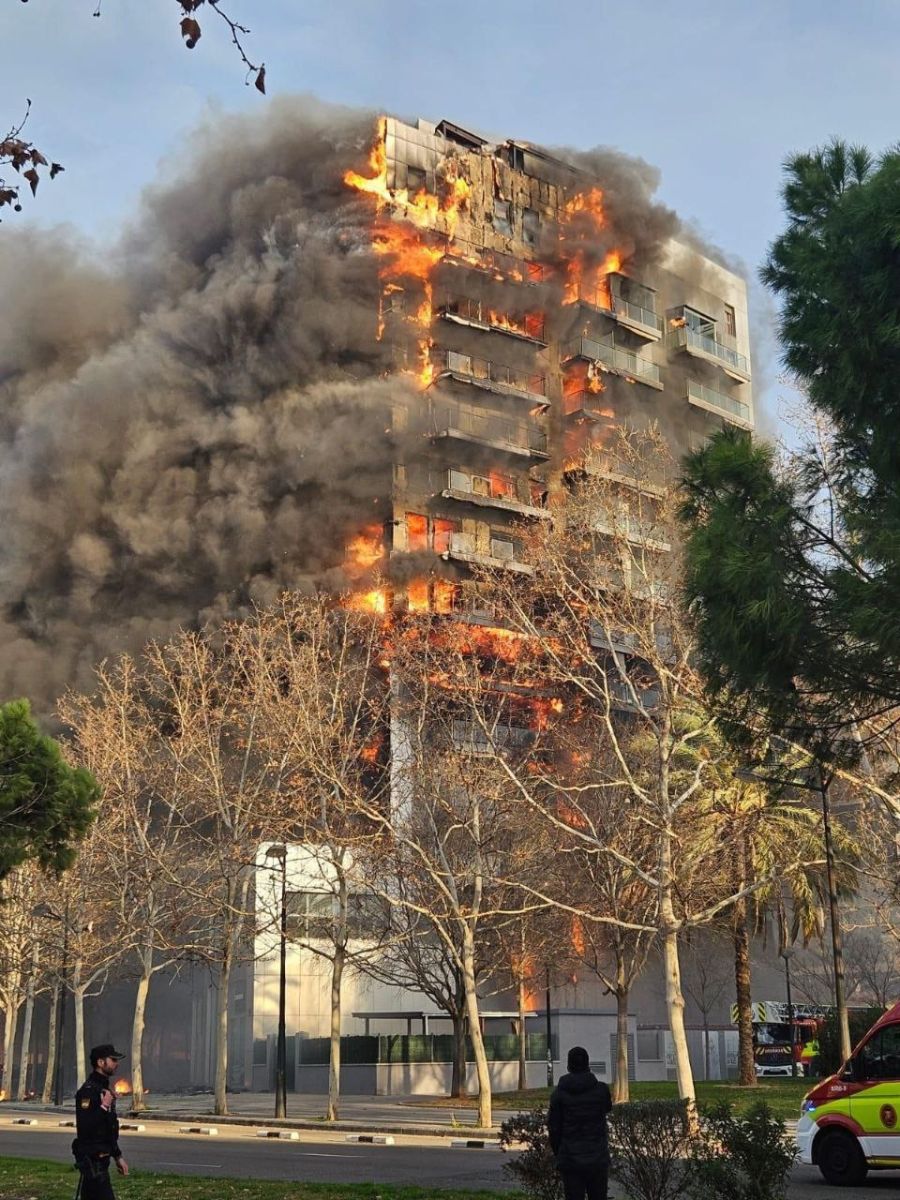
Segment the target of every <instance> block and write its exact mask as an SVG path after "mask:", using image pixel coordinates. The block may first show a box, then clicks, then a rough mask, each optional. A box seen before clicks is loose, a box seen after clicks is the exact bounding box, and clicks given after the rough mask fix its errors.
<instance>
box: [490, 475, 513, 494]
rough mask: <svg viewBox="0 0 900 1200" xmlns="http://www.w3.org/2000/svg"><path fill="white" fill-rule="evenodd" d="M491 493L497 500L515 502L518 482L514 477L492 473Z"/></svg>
mask: <svg viewBox="0 0 900 1200" xmlns="http://www.w3.org/2000/svg"><path fill="white" fill-rule="evenodd" d="M490 485H491V491H490V494H491V495H492V496H493V497H494V498H495V499H497V500H515V499H516V481H515V478H514V477H513V476H512V475H502V474H501V473H500V472H499V471H492V472H491V478H490Z"/></svg>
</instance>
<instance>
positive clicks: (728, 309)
mask: <svg viewBox="0 0 900 1200" xmlns="http://www.w3.org/2000/svg"><path fill="white" fill-rule="evenodd" d="M725 332H726V333H727V334H728V336H729V337H736V336H737V322H736V321H735V318H734V309H733V308H732V306H731V305H730V304H726V305H725Z"/></svg>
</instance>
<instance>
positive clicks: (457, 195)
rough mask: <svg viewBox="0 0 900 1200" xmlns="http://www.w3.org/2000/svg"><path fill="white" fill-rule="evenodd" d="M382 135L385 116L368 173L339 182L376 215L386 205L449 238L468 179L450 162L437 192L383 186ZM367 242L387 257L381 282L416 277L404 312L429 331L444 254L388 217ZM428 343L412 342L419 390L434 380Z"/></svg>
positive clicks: (381, 330) (394, 213)
mask: <svg viewBox="0 0 900 1200" xmlns="http://www.w3.org/2000/svg"><path fill="white" fill-rule="evenodd" d="M386 138H387V118H385V117H381V118H380V119H379V121H378V125H377V129H376V137H375V143H374V145H373V146H372V149H371V151H370V153H369V171H370V172H371V173H370V174H369V175H360V174H359V173H358V172H357V171H347V172H345V174H344V182H345V183H346V184H347V186H348V187H352V188H355V189H356V190H357V191H360V192H365V193H366V194H368V195H371V196H374V197H375V205H376V212H377V213H378V214H381V213H382V211H383V210H385V209H389V210H390V214H391V217H396V218H399V219H400V221H401V222H408V223H409V225H413V226H415V227H416V228H417V229H429V230H435V229H437V228H438V227H439V226H442V227H443V230H442V231H443V232H444V233H445V235H446V236H447V237H448V238H452V237H453V234H454V231H455V229H456V225H457V222H458V221H459V216H460V213H461V212H462V210H463V209H464V208H465V207H466V206H467V205H468V202H469V196H470V194H471V191H472V188H471V185H470V184H469V181H468V180H467V179H465V178H464V177H463V176H462V175H460V174H458V171H457V173H453V172H454V171H455V170H456V168H455V165H454V164H451V165H450V168H449V170H450V173H448V174H447V175H446V176H445V177H444V179H443V180H442V188H443V196H442V197H438V196H435V195H433V194H432V193H430V192H427V191H425V190H424V189H421V190H420V191H418V192H416V193H415V194H414V195H410V194H409V191H408V189H406V188H390V187H388V160H387V144H386ZM373 245H374V249H375V252H376V253H377V254H382V255H385V256H388V257H390V259H391V263H390V264H389V265H388V266H387V267H385V268H384V269H383V270H382V271H381V272H380V275H381V279H382V281H383V282H385V283H387V282H388V281H392V280H396V279H397V278H400V277H403V276H412V277H414V278H416V279H418V280H420V282H421V285H422V293H423V297H422V301H421V303H420V304H419V305H418V306H417V308H416V310H415V312H414V313H411V314H409V317H410V319H411V320H412V322H413V324H415V325H416V326H418V327H419V328H420V329H422V330H430V328H431V323H432V320H433V317H434V305H433V291H432V284H431V272H432V270H433V269H434V267H435V265H436V263H438V262H440V260H441V259H442V258H443V257H444V254H445V253H446V250H445V249H440V250H439V249H437V248H436V247H433V246H429V245H428V244H427V243H425V242H423V241H422V240H421V239H420V238H419V237H418V236H417V234H416V233H415V232H414V231H413V230H412V229H410V228H409V227H408V226H407V225H404V224H398V223H397V222H396V221H395V220H393V219H384V220H379V221H378V223H377V225H376V230H375V235H374V239H373ZM385 290H387V289H385ZM382 310H383V297H382ZM383 333H384V320H383V315H381V314H380V315H379V321H378V337H379V339H380V338H381V337H382V336H383ZM432 345H433V342H432V340H431V338H430V336H425V337H422V338H420V339H419V341H418V358H419V366H418V369H417V371H416V378H417V379H418V382H419V385H420V387H422V388H423V389H424V388H427V387H428V386H429V384H430V383H431V382H432V381H433V379H434V365H433V364H432V362H431V348H432Z"/></svg>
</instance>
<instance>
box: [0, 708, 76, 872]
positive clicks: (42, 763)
mask: <svg viewBox="0 0 900 1200" xmlns="http://www.w3.org/2000/svg"><path fill="white" fill-rule="evenodd" d="M97 796H98V787H97V784H96V782H95V780H94V778H93V776H92V775H91V774H90V772H88V771H86V770H84V769H83V768H80V767H71V766H70V765H69V764H68V763H67V762H66V760H65V759H64V758H63V755H62V751H61V750H60V747H59V745H58V744H57V743H56V742H55V741H54V740H53V738H50V737H47V736H46V734H42V733H41V732H40V730H39V729H38V727H37V725H36V724H35V721H34V718H33V717H32V715H31V708H30V706H29V704H28V701H27V700H11V701H10V702H9V703H7V704H4V705H3V706H2V707H0V883H2V881H3V880H4V879H5V878H6V876H7V875H9V873H10V871H12V870H13V868H14V867H17V866H18V865H19V864H20V863H23V862H25V861H26V860H28V859H33V860H35V861H36V862H37V863H38V864H39V865H40V866H42V867H44V868H46V869H48V870H53V871H62V870H64V869H65V868H66V867H67V866H69V865H70V864H71V862H72V859H73V858H74V846H75V843H76V842H77V841H78V840H79V839H80V838H81V837H83V836H84V834H85V833H86V832H87V830H88V828H89V827H90V824H91V821H92V820H93V804H94V802H95V800H96V799H97Z"/></svg>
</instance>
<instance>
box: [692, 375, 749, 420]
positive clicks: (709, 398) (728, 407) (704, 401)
mask: <svg viewBox="0 0 900 1200" xmlns="http://www.w3.org/2000/svg"><path fill="white" fill-rule="evenodd" d="M687 390H688V400H692V401H694V402H695V403H697V402H699V403H700V404H701V405H702V406H703V407H704V408H713V409H715V410H716V411H717V412H721V413H722V414H723V416H725V414H730V415H731V416H734V417H737V418H738V420H739V421H740V422H741V424H742V425H750V424H752V418H751V416H750V406H749V404H744V403H743V402H742V401H741V400H736V399H735V398H734V396H726V395H725V394H724V393H723V392H716V391H714V390H713V389H712V388H711V387H707V386H706V385H705V384H703V383H697V382H696V381H695V380H693V379H689V380H688V385H687ZM725 419H726V420H728V417H727V416H725Z"/></svg>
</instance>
